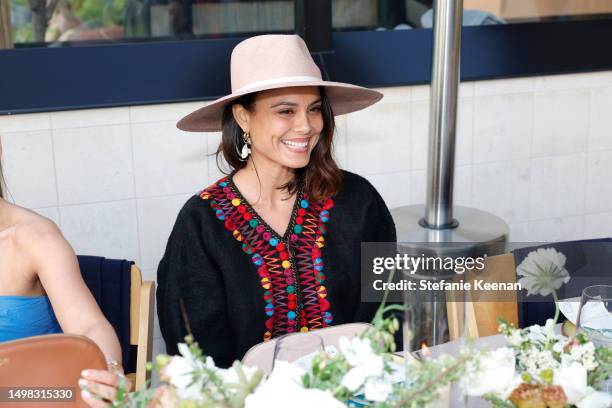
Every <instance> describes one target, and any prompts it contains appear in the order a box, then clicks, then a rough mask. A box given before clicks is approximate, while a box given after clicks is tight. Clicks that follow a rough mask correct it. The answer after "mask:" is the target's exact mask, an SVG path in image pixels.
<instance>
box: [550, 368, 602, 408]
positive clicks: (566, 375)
mask: <svg viewBox="0 0 612 408" xmlns="http://www.w3.org/2000/svg"><path fill="white" fill-rule="evenodd" d="M553 383H554V384H555V385H559V386H561V387H562V388H563V391H564V392H565V396H566V397H567V402H568V403H569V404H573V405H576V406H577V407H578V408H600V407H609V406H611V405H612V396H610V395H608V394H607V393H603V392H598V391H595V390H594V389H593V388H592V387H589V386H588V384H587V370H586V368H584V367H583V366H582V365H581V364H579V363H576V362H572V363H570V364H562V365H561V366H560V367H559V368H557V369H556V370H555V371H554V375H553Z"/></svg>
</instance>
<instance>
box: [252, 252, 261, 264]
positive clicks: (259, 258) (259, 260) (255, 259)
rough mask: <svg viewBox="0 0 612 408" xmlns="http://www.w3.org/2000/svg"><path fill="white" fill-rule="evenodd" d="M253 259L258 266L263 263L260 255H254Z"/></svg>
mask: <svg viewBox="0 0 612 408" xmlns="http://www.w3.org/2000/svg"><path fill="white" fill-rule="evenodd" d="M251 259H252V260H253V263H254V264H255V265H257V266H260V265H261V264H262V263H263V258H262V257H261V255H259V254H255V255H253V257H252V258H251Z"/></svg>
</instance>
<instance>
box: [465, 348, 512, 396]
mask: <svg viewBox="0 0 612 408" xmlns="http://www.w3.org/2000/svg"><path fill="white" fill-rule="evenodd" d="M514 366H515V362H514V350H513V349H511V348H508V347H502V348H498V349H497V350H494V351H492V352H489V353H486V354H483V355H482V356H481V357H480V359H479V361H478V362H476V363H475V364H470V363H468V368H467V372H466V376H465V377H464V379H463V387H464V388H465V390H466V393H467V394H468V395H470V396H474V397H479V396H482V395H485V394H489V393H494V394H496V395H499V396H502V397H505V396H506V395H505V394H508V395H509V394H510V392H511V391H512V390H513V389H514V386H513V385H514V384H515V383H516V378H517V376H516V375H515V369H514ZM510 387H512V388H510Z"/></svg>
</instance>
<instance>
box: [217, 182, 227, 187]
mask: <svg viewBox="0 0 612 408" xmlns="http://www.w3.org/2000/svg"><path fill="white" fill-rule="evenodd" d="M219 185H220V186H221V187H227V181H224V182H222V183H219Z"/></svg>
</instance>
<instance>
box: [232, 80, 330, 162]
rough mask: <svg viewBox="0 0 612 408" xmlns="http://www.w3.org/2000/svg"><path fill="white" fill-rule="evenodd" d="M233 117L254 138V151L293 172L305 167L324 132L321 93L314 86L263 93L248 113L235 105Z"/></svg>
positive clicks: (258, 156)
mask: <svg viewBox="0 0 612 408" xmlns="http://www.w3.org/2000/svg"><path fill="white" fill-rule="evenodd" d="M234 117H235V118H236V120H237V121H238V124H239V125H240V127H241V128H242V129H243V130H245V131H247V132H249V133H250V135H251V152H252V155H253V157H254V159H255V162H257V159H258V158H260V157H262V158H264V159H266V160H269V161H272V162H275V163H277V164H279V165H281V166H284V167H288V168H291V169H298V168H302V167H305V166H306V165H307V164H308V161H309V160H310V153H311V152H312V149H313V148H314V147H315V145H316V144H317V142H318V140H319V137H320V135H321V131H322V130H323V114H322V113H321V94H320V92H319V89H318V88H317V87H314V86H308V87H292V88H282V89H272V90H268V91H262V92H260V93H258V94H257V96H256V98H255V103H254V105H253V107H252V109H251V111H248V110H246V109H244V108H243V107H242V106H240V105H235V106H234Z"/></svg>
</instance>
